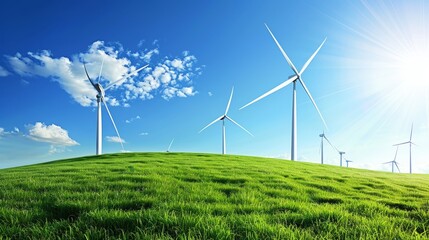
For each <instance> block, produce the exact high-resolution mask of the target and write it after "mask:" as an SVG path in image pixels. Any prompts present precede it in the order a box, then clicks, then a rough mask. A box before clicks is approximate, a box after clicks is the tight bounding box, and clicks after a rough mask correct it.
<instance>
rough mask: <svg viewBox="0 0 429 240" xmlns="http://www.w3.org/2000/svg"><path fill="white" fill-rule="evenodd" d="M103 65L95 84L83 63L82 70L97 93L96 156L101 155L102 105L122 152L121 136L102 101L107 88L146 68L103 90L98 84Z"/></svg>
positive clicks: (110, 86) (110, 85)
mask: <svg viewBox="0 0 429 240" xmlns="http://www.w3.org/2000/svg"><path fill="white" fill-rule="evenodd" d="M103 65H104V60H103V62H102V64H101V68H100V73H99V75H98V78H97V82H96V83H95V82H94V81H93V80H92V79H91V77H90V76H89V74H88V71H87V69H86V65H85V63H83V68H84V69H85V74H86V76H87V78H88V80H89V82H90V83H91V85H92V87H93V88H94V89H95V91H97V95H96V97H97V108H98V111H97V135H96V136H97V137H96V144H97V145H96V154H97V155H100V154H102V150H101V148H102V133H101V132H102V121H101V108H102V106H101V105H103V104H104V107H105V108H106V111H107V113H108V114H109V117H110V120H111V121H112V124H113V127H114V129H115V131H116V134H117V135H118V138H119V140H120V144H121V146H122V151H124V145H123V140H122V138H121V136H120V135H119V131H118V129H117V127H116V124H115V121H114V120H113V117H112V114H110V110H109V107H108V106H107V104H106V102H105V101H104V96H105V91H107V90H108V89H109V88H112V87H113V86H114V85H115V84H116V83H118V82H121V81H123V80H125V79H127V78H128V77H130V76H132V75H134V74H137V73H138V72H139V71H141V70H142V69H144V68H146V67H147V66H148V65H146V66H143V67H141V68H139V69H137V70H135V71H133V72H131V73H129V74H127V75H125V76H123V77H121V78H120V79H118V80H116V81H114V82H111V83H110V84H109V85H107V86H106V87H105V88H103V86H102V85H101V84H100V79H101V73H102V70H103Z"/></svg>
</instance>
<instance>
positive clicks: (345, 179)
mask: <svg viewBox="0 0 429 240" xmlns="http://www.w3.org/2000/svg"><path fill="white" fill-rule="evenodd" d="M0 238H1V239H9V238H11V239H118V238H121V239H159V238H161V239H177V238H179V239H428V238H429V176H428V175H409V174H391V173H385V172H376V171H367V170H358V169H350V168H339V167H335V166H329V165H320V164H311V163H302V162H292V161H284V160H277V159H267V158H258V157H244V156H230V155H226V156H222V155H214V154H191V153H124V154H110V155H102V156H99V157H95V156H93V157H83V158H76V159H68V160H61V161H55V162H50V163H44V164H37V165H32V166H25V167H17V168H12V169H3V170H0Z"/></svg>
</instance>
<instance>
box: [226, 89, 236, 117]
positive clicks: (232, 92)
mask: <svg viewBox="0 0 429 240" xmlns="http://www.w3.org/2000/svg"><path fill="white" fill-rule="evenodd" d="M233 94H234V87H232V90H231V96H229V101H228V105H226V110H225V115H226V114H227V113H228V110H229V106H230V105H231V99H232V95H233Z"/></svg>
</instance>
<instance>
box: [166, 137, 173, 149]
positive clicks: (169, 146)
mask: <svg viewBox="0 0 429 240" xmlns="http://www.w3.org/2000/svg"><path fill="white" fill-rule="evenodd" d="M173 142H174V138H173V140H171V142H170V145H168V148H167V152H170V148H171V145H173Z"/></svg>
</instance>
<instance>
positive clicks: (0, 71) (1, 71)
mask: <svg viewBox="0 0 429 240" xmlns="http://www.w3.org/2000/svg"><path fill="white" fill-rule="evenodd" d="M9 74H10V73H9V72H8V71H7V70H6V69H4V67H2V66H0V77H6V76H8V75H9Z"/></svg>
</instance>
